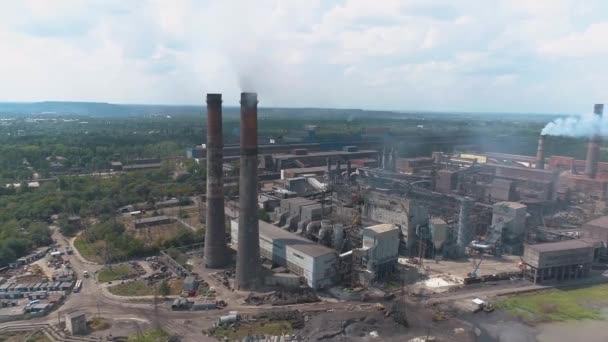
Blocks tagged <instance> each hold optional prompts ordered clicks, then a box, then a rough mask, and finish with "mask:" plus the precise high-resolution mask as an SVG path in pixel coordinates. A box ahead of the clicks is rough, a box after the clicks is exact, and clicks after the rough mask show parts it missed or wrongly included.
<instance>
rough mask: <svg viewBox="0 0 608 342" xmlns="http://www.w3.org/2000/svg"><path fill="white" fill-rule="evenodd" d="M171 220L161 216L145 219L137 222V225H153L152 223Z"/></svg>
mask: <svg viewBox="0 0 608 342" xmlns="http://www.w3.org/2000/svg"><path fill="white" fill-rule="evenodd" d="M170 219H171V218H170V217H169V216H165V215H160V216H152V217H144V218H142V219H139V220H135V223H151V222H158V221H165V220H170Z"/></svg>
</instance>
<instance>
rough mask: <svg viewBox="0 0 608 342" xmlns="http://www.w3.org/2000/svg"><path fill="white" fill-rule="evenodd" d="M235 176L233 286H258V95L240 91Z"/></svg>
mask: <svg viewBox="0 0 608 342" xmlns="http://www.w3.org/2000/svg"><path fill="white" fill-rule="evenodd" d="M240 168H241V170H240V178H239V205H240V212H239V233H238V234H239V235H238V247H237V261H236V288H237V289H238V290H254V289H255V288H256V287H257V286H258V285H259V279H258V277H259V274H260V231H259V226H258V213H257V211H258V205H257V204H258V203H257V201H258V199H257V198H258V94H256V93H241V166H240Z"/></svg>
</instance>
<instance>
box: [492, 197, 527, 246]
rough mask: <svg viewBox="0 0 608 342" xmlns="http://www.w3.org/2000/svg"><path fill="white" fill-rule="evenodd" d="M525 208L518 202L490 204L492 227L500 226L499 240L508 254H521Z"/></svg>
mask: <svg viewBox="0 0 608 342" xmlns="http://www.w3.org/2000/svg"><path fill="white" fill-rule="evenodd" d="M527 208H528V207H527V206H526V205H524V204H521V203H518V202H498V203H495V204H494V205H493V206H492V227H500V229H501V239H502V241H501V242H502V244H503V245H504V248H505V249H506V252H507V253H509V254H518V255H521V252H522V250H521V248H522V246H523V245H522V243H523V240H524V235H525V233H526V217H527V215H528V211H527Z"/></svg>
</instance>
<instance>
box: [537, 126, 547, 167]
mask: <svg viewBox="0 0 608 342" xmlns="http://www.w3.org/2000/svg"><path fill="white" fill-rule="evenodd" d="M536 168H537V169H541V170H542V169H544V168H545V136H544V135H542V134H541V135H540V136H539V137H538V149H537V150H536Z"/></svg>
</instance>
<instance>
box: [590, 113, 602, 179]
mask: <svg viewBox="0 0 608 342" xmlns="http://www.w3.org/2000/svg"><path fill="white" fill-rule="evenodd" d="M593 113H594V114H595V115H597V116H599V117H600V119H601V117H602V114H603V113H604V105H603V104H601V103H598V104H596V105H594V106H593ZM600 144H601V139H600V136H599V133H598V132H595V133H594V134H593V136H592V137H591V139H589V143H588V144H587V158H586V159H585V174H586V175H587V177H589V178H595V177H596V176H597V163H598V161H599V159H600Z"/></svg>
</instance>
